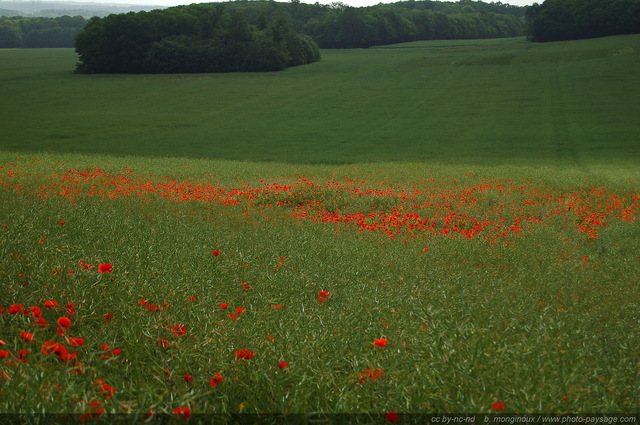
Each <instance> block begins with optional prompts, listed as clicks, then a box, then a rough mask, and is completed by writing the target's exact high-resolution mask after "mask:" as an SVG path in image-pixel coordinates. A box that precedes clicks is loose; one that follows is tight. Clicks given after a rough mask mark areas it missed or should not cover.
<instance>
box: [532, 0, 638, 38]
mask: <svg viewBox="0 0 640 425" xmlns="http://www.w3.org/2000/svg"><path fill="white" fill-rule="evenodd" d="M526 18H527V37H528V39H529V40H530V41H539V42H544V41H560V40H577V39H583V38H595V37H604V36H609V35H618V34H637V33H640V0H545V2H544V3H542V4H537V3H535V4H534V5H533V6H531V7H530V8H528V9H527V12H526Z"/></svg>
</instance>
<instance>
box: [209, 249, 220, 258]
mask: <svg viewBox="0 0 640 425" xmlns="http://www.w3.org/2000/svg"><path fill="white" fill-rule="evenodd" d="M220 254H222V252H220V251H219V250H217V249H215V250H213V251H211V255H213V256H214V257H217V256H218V255H220Z"/></svg>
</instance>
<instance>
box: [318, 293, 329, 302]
mask: <svg viewBox="0 0 640 425" xmlns="http://www.w3.org/2000/svg"><path fill="white" fill-rule="evenodd" d="M330 296H331V294H330V293H328V292H327V291H320V292H318V299H317V301H318V303H319V304H324V303H325V301H327V298H329V297H330Z"/></svg>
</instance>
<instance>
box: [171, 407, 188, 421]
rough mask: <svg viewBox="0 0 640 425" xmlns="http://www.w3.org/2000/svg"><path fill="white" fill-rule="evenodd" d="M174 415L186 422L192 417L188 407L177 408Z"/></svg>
mask: <svg viewBox="0 0 640 425" xmlns="http://www.w3.org/2000/svg"><path fill="white" fill-rule="evenodd" d="M173 414H174V415H176V416H177V417H178V418H182V419H183V420H185V421H186V420H187V419H189V418H190V417H191V409H189V408H188V407H176V408H175V409H173Z"/></svg>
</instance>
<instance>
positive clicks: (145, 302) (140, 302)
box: [138, 300, 149, 305]
mask: <svg viewBox="0 0 640 425" xmlns="http://www.w3.org/2000/svg"><path fill="white" fill-rule="evenodd" d="M138 304H140V305H147V304H149V301H147V300H140V301H138Z"/></svg>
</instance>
